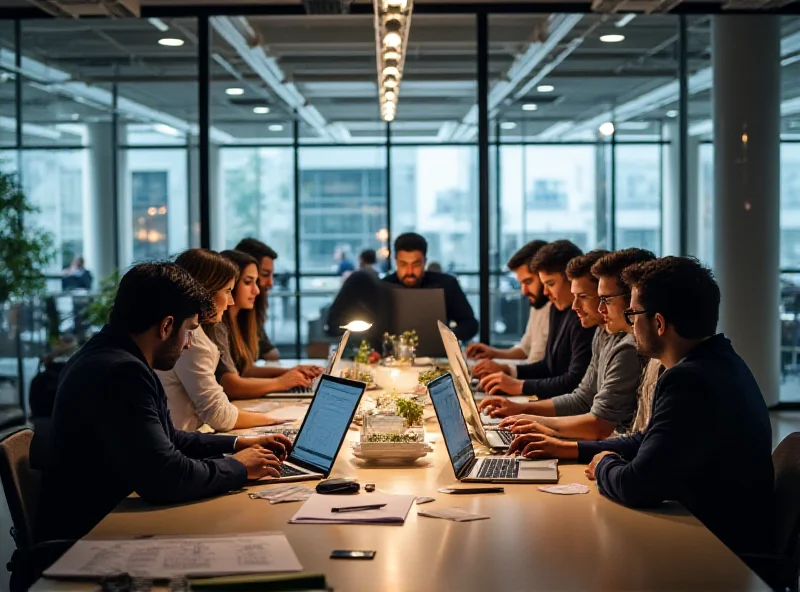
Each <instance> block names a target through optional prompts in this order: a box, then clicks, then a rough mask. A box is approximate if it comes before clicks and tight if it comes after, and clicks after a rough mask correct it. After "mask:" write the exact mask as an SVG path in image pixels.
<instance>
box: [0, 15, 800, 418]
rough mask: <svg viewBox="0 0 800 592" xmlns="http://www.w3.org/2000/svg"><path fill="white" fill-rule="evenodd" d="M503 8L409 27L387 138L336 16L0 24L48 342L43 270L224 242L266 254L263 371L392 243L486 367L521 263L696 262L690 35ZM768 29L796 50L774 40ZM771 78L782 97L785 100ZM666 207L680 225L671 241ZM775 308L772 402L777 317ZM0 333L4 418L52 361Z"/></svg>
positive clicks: (623, 19) (5, 94)
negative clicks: (369, 257) (407, 242)
mask: <svg viewBox="0 0 800 592" xmlns="http://www.w3.org/2000/svg"><path fill="white" fill-rule="evenodd" d="M367 8H369V7H367ZM148 10H149V9H148ZM259 10H261V9H259ZM520 10H521V11H520V12H519V13H518V14H486V13H477V14H476V13H475V12H472V11H471V9H470V8H469V5H464V6H462V7H460V8H458V9H457V10H450V9H449V10H448V11H444V10H442V11H441V13H437V9H436V8H435V7H430V8H428V9H425V8H423V5H422V4H420V5H419V12H418V14H415V15H414V18H413V20H412V26H411V29H410V34H409V37H408V40H407V42H406V43H407V48H405V49H406V54H405V63H404V69H403V76H402V80H401V83H400V87H399V102H398V109H397V113H396V116H395V118H394V119H393V121H391V122H387V121H384V120H383V119H382V118H381V112H380V109H379V103H378V72H377V69H376V61H375V52H376V48H375V35H374V32H373V19H372V16H371V14H369V12H368V11H367V10H366V8H358V7H357V5H354V8H353V12H354V14H349V15H341V16H337V17H335V18H334V17H321V16H315V15H306V14H302V8H301V7H299V5H298V11H297V12H296V13H293V11H292V10H290V9H282V10H273V9H272V8H270V7H269V6H264V7H263V14H249V15H247V16H226V15H213V14H212V15H208V14H207V12H204V14H203V15H202V16H196V15H194V14H192V11H191V7H188V8H187V9H186V11H185V13H180V17H178V18H176V17H175V16H174V15H175V14H176V11H175V10H172V11H170V12H169V13H166V12H165V13H160V12H159V11H158V9H156V8H154V9H152V10H150V12H148V11H147V10H146V11H145V12H147V14H145V15H143V18H141V19H119V20H110V19H109V20H106V19H76V20H63V19H50V18H37V19H31V20H22V21H19V20H0V167H2V170H3V171H7V172H12V173H14V174H16V175H17V178H18V181H19V182H20V184H21V186H22V187H23V189H24V190H25V192H26V195H27V196H28V197H29V199H30V200H31V201H32V202H33V203H34V204H35V205H37V206H38V207H39V208H40V211H39V212H38V213H37V214H35V215H33V216H30V217H29V218H28V219H27V220H26V221H27V222H28V223H29V224H31V225H35V226H36V227H37V228H41V229H43V230H46V231H48V232H50V233H51V234H52V235H53V237H54V240H55V247H56V255H55V257H54V258H53V259H52V261H51V262H50V264H49V266H48V268H47V269H45V270H43V271H45V272H46V273H47V274H48V277H49V278H50V279H49V281H48V292H49V293H50V294H51V295H52V296H53V297H54V298H55V300H56V303H57V309H58V310H59V311H61V313H62V315H61V317H60V319H59V322H60V323H61V329H62V331H63V332H64V333H68V332H70V331H71V330H73V329H74V321H73V320H72V317H73V315H74V308H75V302H74V300H75V298H74V294H70V293H64V292H63V290H62V288H63V286H62V281H61V280H62V276H61V272H62V270H63V269H64V268H67V267H68V266H69V265H70V263H71V262H72V260H73V259H74V258H75V257H76V256H78V255H81V256H83V257H84V258H85V260H86V264H87V268H88V269H89V270H90V271H91V272H92V273H93V275H94V286H93V288H94V289H96V288H97V287H98V283H99V280H100V279H102V278H103V277H105V276H107V275H109V274H110V273H112V272H113V271H114V270H116V269H121V270H124V269H125V268H127V267H128V266H130V265H131V264H132V263H134V262H137V261H143V260H147V259H163V258H166V257H170V256H172V255H175V254H176V253H178V252H180V251H181V250H183V249H185V248H187V247H192V246H206V247H210V248H214V249H218V250H221V249H225V248H232V247H233V246H234V245H235V244H236V243H237V242H238V241H239V240H240V239H241V238H243V237H245V236H255V237H257V238H259V239H261V240H263V241H264V242H266V243H267V244H269V245H270V246H272V247H273V248H274V249H275V250H276V251H277V252H278V259H277V260H276V278H275V279H276V281H275V287H274V288H273V290H272V292H271V294H270V299H269V302H270V309H269V315H268V321H267V322H268V327H267V331H268V333H269V334H270V336H271V337H272V339H273V341H274V342H275V343H276V344H277V345H278V347H279V349H280V351H281V354H282V356H283V357H284V358H290V357H303V356H305V355H306V353H307V351H308V346H309V345H315V344H319V343H322V342H326V341H328V340H329V339H330V338H329V337H328V336H327V333H326V328H325V318H326V314H327V307H328V306H329V305H330V303H331V302H332V300H333V298H334V296H335V294H336V293H337V291H338V289H339V287H340V286H341V283H342V281H343V272H344V271H345V270H347V269H349V268H350V266H357V265H358V256H359V254H360V253H361V252H362V251H364V250H367V249H371V250H374V251H375V252H376V254H377V257H378V267H379V269H380V270H381V272H387V273H388V272H391V269H392V267H393V265H392V259H391V252H390V249H391V244H392V241H393V240H394V238H396V237H397V235H399V234H401V233H403V232H407V231H415V232H419V233H420V234H423V235H424V236H425V237H426V238H427V240H428V243H429V256H428V259H429V263H437V264H439V265H440V266H441V268H442V269H443V270H444V271H445V272H446V273H451V274H453V275H455V276H456V277H457V278H458V279H459V281H460V282H461V285H462V287H463V288H464V290H465V292H466V293H467V295H468V298H469V300H470V302H471V304H472V306H473V309H474V310H475V313H476V316H478V317H479V320H480V321H481V334H480V337H481V338H482V339H484V340H489V341H491V342H492V343H494V344H499V345H511V344H513V343H514V342H515V341H516V340H518V339H519V338H520V337H521V335H522V333H523V332H524V330H525V324H526V322H527V317H528V310H527V302H525V301H524V300H522V299H521V298H520V296H519V293H518V291H519V286H518V285H517V283H516V281H515V278H514V277H513V274H510V273H509V271H508V270H507V269H506V267H505V263H506V261H507V260H508V259H509V257H510V256H511V255H512V254H513V253H514V252H515V251H516V250H517V249H518V248H520V247H521V246H522V245H524V244H525V243H526V242H528V241H530V240H533V239H544V240H554V239H558V238H568V239H570V240H572V241H574V242H575V243H577V244H578V245H579V246H580V247H581V248H583V249H585V250H589V249H593V248H606V249H614V248H617V249H618V248H624V247H632V246H637V247H642V248H647V249H650V250H652V251H654V252H655V253H657V254H662V255H665V254H678V253H680V252H686V253H690V254H695V255H698V256H699V257H700V258H701V259H702V260H704V261H707V262H709V263H711V262H713V252H712V242H713V237H712V236H711V235H710V223H709V217H710V210H711V208H710V204H711V197H712V194H713V183H712V181H713V179H712V176H713V175H712V174H711V173H712V168H711V167H712V158H713V147H712V146H711V144H710V143H709V140H710V135H709V134H710V129H711V128H710V127H709V125H710V117H711V111H710V90H711V89H710V77H709V76H710V65H711V64H710V17H707V16H696V15H687V16H677V15H635V16H634V15H611V16H607V15H597V14H568V15H560V14H547V13H536V12H525V10H527V9H524V8H521V9H520ZM251 12H258V11H255V10H254V11H251ZM444 12H447V14H445V13H444ZM3 16H4V15H3V13H0V19H2V17H3ZM12 16H13V15H12ZM783 19H784V23H785V27H784V28H785V35H786V36H787V37H789V36H792V35H794V34H796V33H797V30H798V29H800V27H798V23H797V19H796V18H790V17H783ZM682 27H684V28H685V31H684V32H685V35H684V36H683V39H684V41H683V43H684V45H683V46H681V45H680V43H681V42H680V38H681V36H680V35H679V32H680V31H681V28H682ZM620 37H621V39H620ZM267 41H268V42H267ZM681 52H685V53H686V60H685V67H684V68H683V69H682V67H681V61H680V60H679V59H678V58H679V56H680V55H681ZM17 54H19V55H20V59H19V60H18V59H17ZM793 64H794V62H791V63H787V65H786V67H785V70H786V72H785V74H786V76H787V78H786V80H787V81H789V82H788V83H787V84H785V85H784V87H785V89H784V91H785V94H786V98H787V99H791V98H794V97H795V95H800V88H795V87H796V85H794V84H793V83H791V81H792V80H800V76H790V74H791V72H789V70H791V69H792V68H796V67H798V66H794V65H793ZM793 71H794V70H793ZM682 74H683V75H685V76H687V77H688V81H689V83H690V84H688V85H687V89H688V90H687V92H688V93H689V96H688V97H687V99H689V100H687V102H686V103H685V104H686V105H687V106H688V111H687V115H688V118H687V119H688V120H687V122H686V123H687V126H688V129H687V130H684V131H685V132H687V133H686V135H684V134H683V133H682V128H681V126H680V125H679V123H680V120H681V118H680V117H679V114H680V111H679V110H680V105H681V101H680V96H679V95H680V91H679V89H680V84H679V82H680V78H681V75H682ZM706 79H708V80H706ZM482 88H485V89H486V95H485V96H484V97H482V96H480V94H481V93H480V89H482ZM788 111H790V110H788V108H787V112H788ZM484 122H485V126H484ZM795 123H796V122H793V121H792V120H791V118H790V117H789V118H787V121H786V123H785V130H784V131H785V132H786V136H785V142H784V144H783V149H782V153H781V155H782V207H783V219H782V265H783V266H785V267H786V269H785V270H784V271H785V272H786V273H785V274H784V276H783V277H784V278H786V284H787V286H790V284H791V286H793V285H794V282H793V278H794V275H793V274H794V272H796V271H797V270H796V269H794V268H796V267H798V265H797V260H798V258H799V257H798V256H797V253H796V252H795V251H797V252H800V250H798V249H794V250H793V247H792V245H793V244H794V243H800V238H798V237H800V234H798V233H797V232H794V231H793V230H792V228H793V226H792V224H793V221H792V212H793V210H792V208H793V207H794V206H793V202H792V201H791V200H792V197H791V196H792V187H793V186H794V185H793V183H794V181H796V179H795V177H797V175H794V173H793V171H795V170H796V169H798V167H800V164H798V163H800V156H798V154H800V151H798V150H795V149H794V148H795V146H797V144H796V143H795V142H796V140H795V139H794V136H792V133H793V132H792V130H793V129H795V128H796V127H797V126H795ZM684 158H685V159H687V161H688V169H689V174H688V175H681V174H680V162H681V161H682V159H684ZM795 161H797V162H795ZM795 164H798V166H795ZM793 175H794V176H793ZM798 178H800V177H798ZM794 184H795V185H796V184H797V183H794ZM795 193H796V192H795ZM687 196H688V199H689V201H688V203H689V204H690V207H692V208H693V207H695V206H696V207H697V212H696V214H697V216H696V217H692V216H690V221H689V225H688V226H687V227H685V228H684V227H682V225H681V216H680V212H679V207H680V204H681V203H682V199H684V198H686V197H687ZM482 211H484V212H488V216H486V217H482V216H481V212H482ZM692 211H693V210H692ZM695 218H696V219H697V220H700V219H701V218H702V223H692V222H691V220H694V219H695ZM795 235H797V236H795ZM482 244H484V245H488V251H489V258H488V260H489V264H488V265H481V245H482ZM776 271H777V270H776ZM790 291H791V290H790V289H789V288H788V287H787V293H788V292H790ZM784 300H786V298H785V299H784ZM482 302H488V306H484V307H482V306H481V304H482ZM37 307H38V308H37ZM783 307H784V308H785V309H786V310H783V309H782V310H781V318H782V319H784V317H786V321H785V322H786V323H787V329H786V332H787V336H786V337H785V339H784V341H785V344H784V346H785V347H784V352H785V357H786V360H787V362H786V364H782V368H784V370H785V373H786V376H787V380H789V381H791V379H792V376H793V373H794V371H795V368H796V367H797V364H796V360H794V357H796V356H795V355H794V354H795V351H794V350H795V346H796V344H795V341H797V340H794V338H793V337H790V336H788V335H789V333H791V327H790V326H789V322H790V319H789V318H788V315H791V314H794V312H793V311H794V308H793V307H791V306H790V305H789V304H787V303H786V302H784V304H783ZM39 309H41V310H43V305H42V304H41V302H39V301H37V304H35V305H34V304H32V305H31V307H30V310H31V311H34V310H39ZM486 310H488V317H486V318H481V317H482V316H483V315H482V314H481V311H486ZM4 319H5V320H4V324H3V340H0V343H5V342H6V341H8V344H7V345H8V346H7V347H5V346H3V348H2V355H0V361H1V362H2V368H3V374H2V375H0V385H2V384H4V383H3V382H2V381H3V380H5V379H6V377H7V378H8V381H7V382H8V385H10V386H9V388H10V391H16V392H17V393H18V394H19V393H21V396H22V398H21V399H20V400H25V399H26V397H27V387H26V385H27V384H28V383H29V382H30V379H31V378H32V376H33V374H34V373H35V369H36V367H37V365H38V358H39V356H41V355H43V354H44V353H46V352H47V351H48V350H49V348H50V345H49V344H48V343H47V330H46V324H47V323H46V321H47V317H46V315H45V314H44V313H33V312H32V313H31V314H28V315H27V316H25V320H26V322H27V323H28V324H27V326H26V327H24V330H23V331H21V332H20V339H19V340H18V341H19V342H20V343H19V344H17V343H16V342H14V340H13V339H11V338H10V337H9V335H13V332H11V331H9V326H8V319H7V318H6V317H4ZM791 322H794V321H791ZM792 326H793V325H792ZM792 335H793V334H792ZM20 347H21V348H22V349H20ZM17 358H19V361H20V363H17ZM20 371H21V374H20ZM6 390H8V389H6ZM795 390H797V389H795ZM2 391H3V389H2V388H0V393H1V392H2ZM798 392H800V390H798ZM787 393H788V394H786V398H792V397H794V395H792V394H791V393H790V392H789V391H788V390H787ZM0 396H2V395H0ZM15 401H16V399H15ZM0 403H2V401H0Z"/></svg>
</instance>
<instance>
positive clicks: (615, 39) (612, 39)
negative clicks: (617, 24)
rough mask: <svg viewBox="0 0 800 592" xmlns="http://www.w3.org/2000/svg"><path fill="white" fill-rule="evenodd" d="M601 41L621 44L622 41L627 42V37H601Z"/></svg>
mask: <svg viewBox="0 0 800 592" xmlns="http://www.w3.org/2000/svg"><path fill="white" fill-rule="evenodd" d="M600 41H602V42H603V43H619V42H620V41H625V35H617V34H613V35H601V36H600Z"/></svg>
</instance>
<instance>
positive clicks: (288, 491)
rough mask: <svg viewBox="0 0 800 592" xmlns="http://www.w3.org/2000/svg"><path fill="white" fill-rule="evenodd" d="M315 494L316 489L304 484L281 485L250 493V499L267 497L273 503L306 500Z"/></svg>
mask: <svg viewBox="0 0 800 592" xmlns="http://www.w3.org/2000/svg"><path fill="white" fill-rule="evenodd" d="M313 494H314V490H313V489H311V488H310V487H306V486H304V485H280V486H278V487H273V488H271V489H264V490H262V491H257V492H255V493H250V494H248V495H249V496H250V499H265V500H269V503H271V504H285V503H288V502H304V501H306V500H307V499H308V498H310V497H311V496H312V495H313Z"/></svg>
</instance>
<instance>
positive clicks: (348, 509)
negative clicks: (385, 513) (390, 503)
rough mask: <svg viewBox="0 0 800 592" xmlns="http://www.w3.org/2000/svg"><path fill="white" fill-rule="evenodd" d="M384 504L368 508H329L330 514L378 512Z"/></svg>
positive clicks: (371, 505)
mask: <svg viewBox="0 0 800 592" xmlns="http://www.w3.org/2000/svg"><path fill="white" fill-rule="evenodd" d="M385 505H386V504H370V505H368V506H345V507H343V508H331V512H360V511H362V510H380V509H381V508H383V507H384V506H385Z"/></svg>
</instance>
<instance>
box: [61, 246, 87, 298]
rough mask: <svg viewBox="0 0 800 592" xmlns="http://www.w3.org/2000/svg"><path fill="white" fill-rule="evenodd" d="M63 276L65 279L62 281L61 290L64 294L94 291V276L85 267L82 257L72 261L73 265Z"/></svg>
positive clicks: (65, 270)
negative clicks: (71, 291) (74, 291)
mask: <svg viewBox="0 0 800 592" xmlns="http://www.w3.org/2000/svg"><path fill="white" fill-rule="evenodd" d="M62 275H63V276H64V277H63V279H62V280H61V289H62V290H64V292H68V291H70V290H86V291H87V292H88V291H89V290H91V289H92V281H93V278H92V274H91V273H90V272H89V270H88V269H86V267H84V261H83V257H81V256H80V255H77V256H76V257H75V258H74V259H73V260H72V264H71V265H70V266H69V267H67V268H66V269H64V271H63V272H62Z"/></svg>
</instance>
